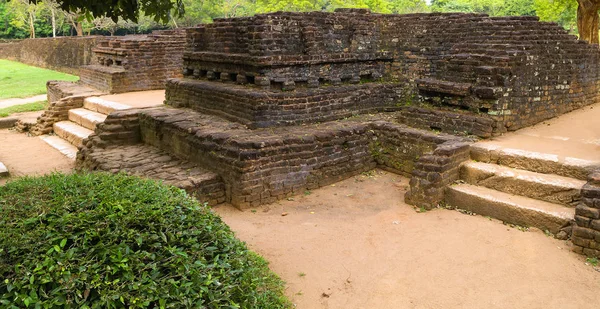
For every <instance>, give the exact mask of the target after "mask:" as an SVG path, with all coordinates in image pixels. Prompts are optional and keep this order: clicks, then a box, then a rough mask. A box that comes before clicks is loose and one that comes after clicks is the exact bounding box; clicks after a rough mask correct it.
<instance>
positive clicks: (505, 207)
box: [445, 184, 575, 234]
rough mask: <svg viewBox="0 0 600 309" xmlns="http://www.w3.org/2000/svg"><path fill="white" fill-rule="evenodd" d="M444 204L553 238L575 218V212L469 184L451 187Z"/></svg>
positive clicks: (560, 206)
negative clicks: (549, 233) (531, 229)
mask: <svg viewBox="0 0 600 309" xmlns="http://www.w3.org/2000/svg"><path fill="white" fill-rule="evenodd" d="M445 201H446V203H447V204H448V205H450V206H454V207H457V208H459V209H464V210H468V211H471V212H474V213H476V214H478V215H482V216H489V217H492V218H496V219H498V220H502V221H504V222H506V223H511V224H516V225H520V226H526V227H536V228H539V229H540V230H542V231H545V230H548V231H550V232H551V233H553V234H557V233H558V232H559V231H560V229H561V228H562V227H564V226H567V225H569V224H570V222H571V221H572V220H573V218H574V217H575V209H573V208H569V207H565V206H562V205H559V204H553V203H548V202H544V201H540V200H535V199H532V198H528V197H524V196H518V195H512V194H508V193H504V192H500V191H496V190H493V189H489V188H485V187H480V186H474V185H470V184H459V185H453V186H450V187H448V188H447V190H446V199H445Z"/></svg>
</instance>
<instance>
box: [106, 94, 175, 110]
mask: <svg viewBox="0 0 600 309" xmlns="http://www.w3.org/2000/svg"><path fill="white" fill-rule="evenodd" d="M99 98H101V99H104V100H107V101H111V102H117V103H121V104H124V105H129V106H132V107H138V108H143V107H153V106H160V105H162V104H163V103H164V101H165V90H149V91H136V92H126V93H120V94H111V95H105V96H100V97H99Z"/></svg>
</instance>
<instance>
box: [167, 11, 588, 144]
mask: <svg viewBox="0 0 600 309" xmlns="http://www.w3.org/2000/svg"><path fill="white" fill-rule="evenodd" d="M599 57H600V51H598V50H597V48H595V47H593V46H592V45H589V44H587V43H584V42H580V41H578V40H577V39H576V38H575V37H574V36H571V35H568V34H567V32H566V31H565V30H564V29H562V28H561V27H559V26H558V25H556V24H553V23H543V22H539V21H538V19H537V18H535V17H489V16H487V15H482V14H459V13H450V14H440V13H436V14H409V15H379V14H372V13H370V12H368V11H367V10H339V11H338V12H336V13H324V12H308V13H281V12H280V13H273V14H265V15H257V16H255V17H248V18H240V19H222V20H216V21H215V23H213V24H209V25H203V26H200V27H198V28H192V29H188V31H187V47H186V52H185V54H184V70H183V74H184V77H185V80H186V82H181V81H175V82H171V83H170V84H169V86H168V87H167V88H168V89H167V92H168V93H169V92H172V94H171V95H170V97H169V98H168V99H167V104H172V105H173V106H188V107H191V108H195V109H197V110H201V111H203V112H211V113H214V114H217V115H221V116H226V117H227V116H228V117H229V119H236V121H237V120H239V121H241V122H242V123H245V124H250V125H251V126H253V127H264V126H275V125H296V124H298V123H314V122H318V121H322V118H321V117H319V116H316V117H313V116H312V115H316V114H319V113H322V114H326V113H328V114H330V115H332V116H331V118H337V119H340V118H344V117H346V115H347V114H348V110H351V109H352V108H355V106H353V105H352V104H339V103H337V102H333V101H332V100H331V99H330V98H328V97H326V96H323V95H321V92H320V91H322V90H325V89H327V91H330V92H331V93H333V92H336V91H339V92H340V93H345V94H341V96H345V98H341V101H342V102H351V101H353V100H354V98H353V95H354V93H356V92H359V91H360V89H361V88H360V86H363V85H365V84H368V85H382V84H390V85H391V86H389V87H390V88H389V89H391V90H392V91H390V92H387V93H386V92H381V93H380V94H379V95H381V96H382V97H383V98H384V99H383V100H381V99H380V98H376V99H373V100H372V101H371V102H368V103H367V104H366V105H368V106H371V109H369V108H358V110H357V111H355V113H369V112H372V111H381V110H388V111H390V110H401V111H402V115H401V116H400V117H399V120H401V121H404V122H405V123H407V124H410V125H413V126H418V127H420V128H427V129H436V130H441V131H444V132H448V133H452V134H458V133H461V134H469V135H470V134H472V135H478V136H481V137H489V136H491V135H495V134H500V133H503V132H506V131H507V130H516V129H518V128H522V127H524V126H529V125H532V124H534V123H537V122H540V121H542V120H545V119H548V118H551V117H555V116H557V115H560V114H562V113H565V112H568V111H570V110H573V109H576V108H579V107H581V106H583V105H586V104H590V103H592V102H595V101H596V100H597V99H598V80H599V79H600V76H599V74H600V71H599V70H598V66H597V63H598V60H599V59H600V58H599ZM192 79H200V80H203V81H206V82H204V83H195V84H194V83H191V82H188V81H187V80H192ZM219 84H222V85H223V86H224V87H219V86H217V85H219ZM227 84H231V85H233V84H239V85H240V86H239V87H234V86H225V85H227ZM171 87H173V90H172V91H171V90H170V89H169V88H171ZM371 87H373V89H375V87H376V86H371ZM225 88H235V89H238V90H236V94H235V95H217V94H214V92H217V91H221V90H222V89H225ZM182 91H183V92H186V93H188V94H187V95H184V94H179V93H180V92H182ZM281 92H284V93H286V92H287V93H288V94H287V95H286V96H285V98H283V97H282V96H281V95H280V93H281ZM192 93H202V94H203V95H205V96H206V97H211V99H210V100H197V101H195V102H194V103H190V102H191V100H190V99H189V98H188V96H191V95H192ZM278 96H279V97H278ZM239 97H246V98H251V99H246V100H250V101H252V103H251V104H250V106H251V107H250V108H248V107H244V108H241V109H236V108H231V106H232V105H233V104H232V102H233V101H236V100H238V98H239ZM271 97H277V98H278V102H282V103H279V104H276V103H275V102H273V101H269V99H267V98H271ZM307 98H308V100H307ZM338 100H339V98H338ZM361 101H363V102H364V101H365V100H361ZM298 102H305V103H304V104H298ZM243 105H247V102H243ZM280 105H285V106H286V108H287V109H288V110H287V111H286V112H281V110H278V109H280ZM415 107H418V108H415ZM278 117H280V118H282V119H285V121H278V120H275V121H273V122H272V123H265V122H261V121H260V120H257V119H259V118H265V119H277V118H278Z"/></svg>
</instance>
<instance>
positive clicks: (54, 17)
mask: <svg viewBox="0 0 600 309" xmlns="http://www.w3.org/2000/svg"><path fill="white" fill-rule="evenodd" d="M50 12H52V37H53V38H55V37H56V15H55V13H54V8H51V9H50Z"/></svg>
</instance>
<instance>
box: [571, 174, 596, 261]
mask: <svg viewBox="0 0 600 309" xmlns="http://www.w3.org/2000/svg"><path fill="white" fill-rule="evenodd" d="M581 197H582V199H581V203H580V204H579V205H578V206H577V208H575V224H574V226H573V236H572V237H571V240H572V241H573V245H575V248H574V249H573V251H575V252H577V253H580V254H584V255H586V256H589V257H596V258H598V257H600V169H597V170H596V171H594V172H592V173H591V174H590V175H589V176H588V181H587V183H586V184H585V185H584V186H583V188H582V189H581Z"/></svg>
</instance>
